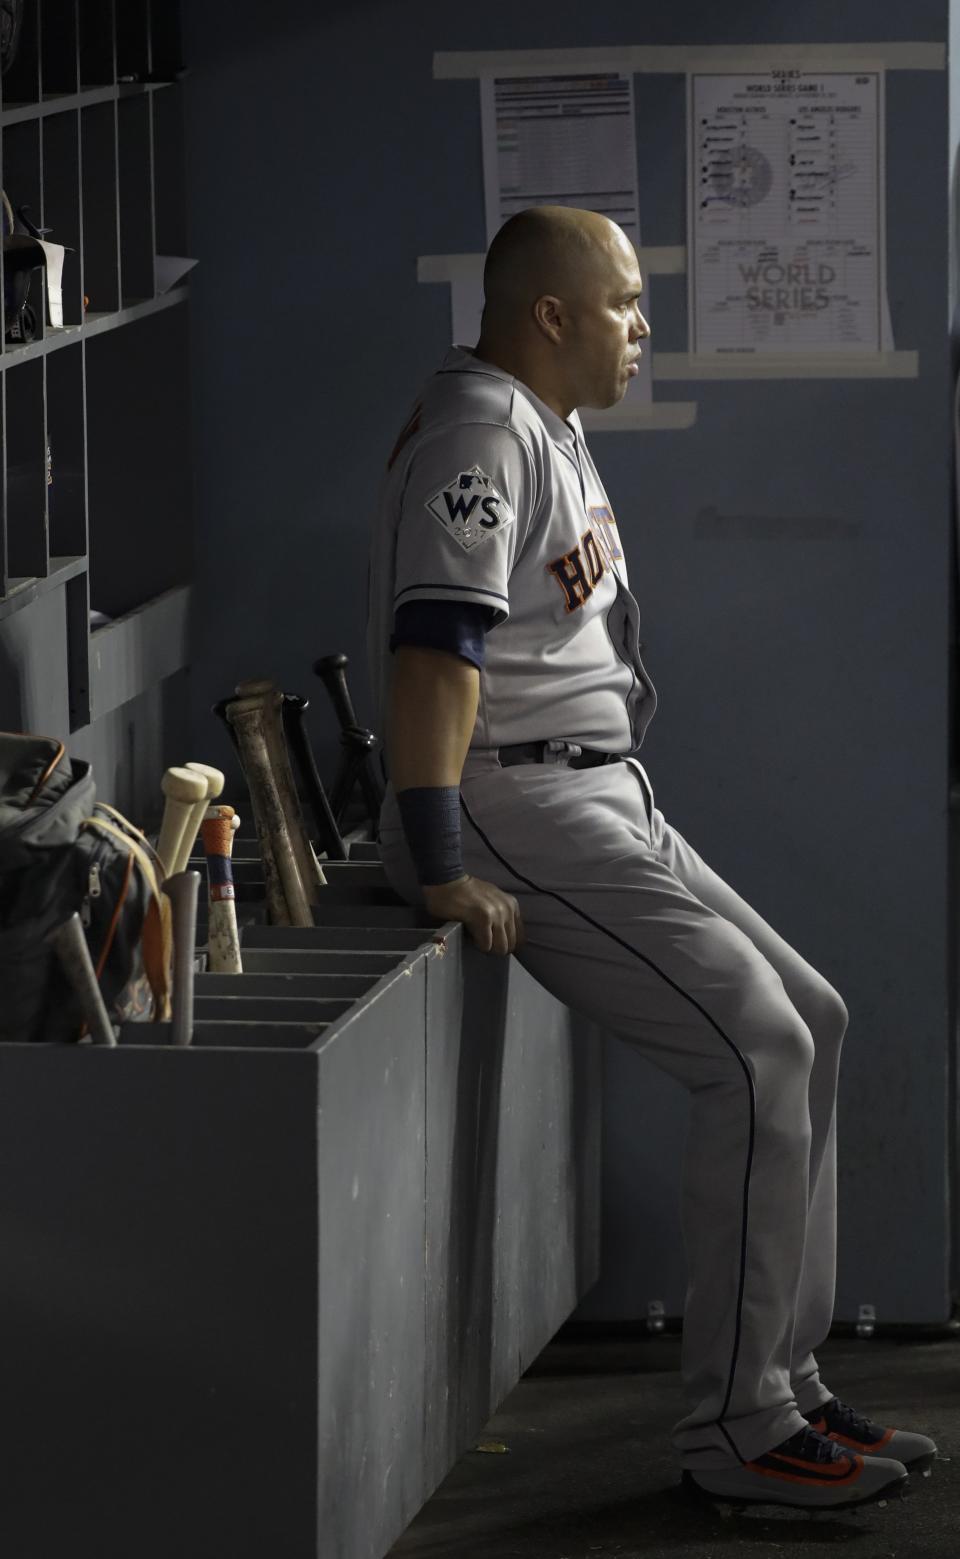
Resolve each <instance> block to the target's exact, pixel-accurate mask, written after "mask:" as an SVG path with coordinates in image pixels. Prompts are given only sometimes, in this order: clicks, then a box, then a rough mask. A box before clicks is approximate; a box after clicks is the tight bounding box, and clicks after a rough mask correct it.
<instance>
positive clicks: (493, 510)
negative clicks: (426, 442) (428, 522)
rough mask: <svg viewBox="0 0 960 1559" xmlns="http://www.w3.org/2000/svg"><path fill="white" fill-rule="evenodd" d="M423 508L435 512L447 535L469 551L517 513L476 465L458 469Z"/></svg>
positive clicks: (502, 527)
mask: <svg viewBox="0 0 960 1559" xmlns="http://www.w3.org/2000/svg"><path fill="white" fill-rule="evenodd" d="M424 507H425V508H427V509H429V510H430V513H431V514H433V515H435V516H436V518H437V519H438V520H439V521H440V524H441V525H442V526H443V528H444V530H445V531H446V532H447V534H448V535H450V536H452V537H453V539H454V541H457V542H459V543H460V546H461V547H462V548H463V550H464V552H472V551H473V549H474V547H479V546H480V544H481V542H484V541H486V539H487V537H488V536H495V535H496V534H497V532H498V531H502V530H503V529H504V527H505V526H507V525H509V524H510V523H511V521H513V520H514V519H515V518H516V516H515V515H514V513H513V510H512V509H511V508H510V505H509V504H508V503H507V500H506V499H505V498H504V496H503V494H502V493H499V492H498V491H497V489H496V488H495V487H494V485H493V482H492V481H491V479H490V477H489V476H487V473H486V472H485V471H481V469H480V467H479V466H471V468H470V470H469V471H459V472H458V473H457V475H456V476H455V477H454V478H453V480H452V481H450V482H447V483H446V484H445V485H444V486H443V487H441V488H440V490H439V492H436V493H434V495H433V497H432V498H428V499H427V501H426V504H425V505H424Z"/></svg>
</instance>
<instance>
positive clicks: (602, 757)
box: [497, 741, 620, 769]
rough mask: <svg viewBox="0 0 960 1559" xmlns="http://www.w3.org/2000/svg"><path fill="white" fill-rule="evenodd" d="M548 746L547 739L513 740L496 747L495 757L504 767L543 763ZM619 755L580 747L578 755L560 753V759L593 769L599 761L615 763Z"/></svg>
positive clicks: (578, 766)
mask: <svg viewBox="0 0 960 1559" xmlns="http://www.w3.org/2000/svg"><path fill="white" fill-rule="evenodd" d="M575 745H576V744H575ZM549 747H550V743H549V742H547V741H544V742H515V743H514V745H513V746H512V747H498V748H497V759H498V761H499V763H500V765H501V767H502V768H505V769H506V768H509V767H510V765H511V764H513V763H543V762H544V758H545V756H546V755H547V750H548V748H549ZM619 757H620V754H619V753H618V752H601V751H600V749H599V747H581V749H580V753H579V756H577V755H574V756H571V757H567V756H566V755H565V754H561V755H560V761H561V762H563V763H564V765H565V767H567V768H570V769H594V768H597V767H598V766H599V765H600V764H601V763H615V762H616V761H617V759H618V758H619Z"/></svg>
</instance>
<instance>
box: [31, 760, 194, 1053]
mask: <svg viewBox="0 0 960 1559" xmlns="http://www.w3.org/2000/svg"><path fill="white" fill-rule="evenodd" d="M95 795H96V790H95V785H94V780H93V771H92V769H91V766H90V764H89V763H86V762H84V761H83V760H82V759H79V758H74V759H70V758H68V757H67V755H66V752H65V750H64V746H63V743H62V742H59V741H57V740H55V739H54V738H51V737H42V736H22V735H15V734H12V733H10V732H0V1041H6V1042H10V1041H24V1040H42V1041H61V1042H63V1041H67V1042H69V1041H76V1040H79V1039H82V1038H84V1037H85V1035H86V1025H85V1022H84V1016H83V1012H82V1010H81V1005H80V1001H79V998H78V997H77V996H76V994H75V993H74V991H73V989H72V987H71V986H70V985H69V983H68V981H67V979H66V976H65V975H64V973H63V970H62V969H61V967H60V963H59V960H58V959H57V957H56V954H55V953H54V951H53V949H52V947H51V946H50V944H49V943H48V942H47V940H46V938H47V937H48V936H49V934H50V932H52V931H54V930H56V928H57V927H58V926H60V925H62V924H63V922H64V921H65V920H66V919H67V918H68V917H69V916H70V915H71V914H72V913H73V911H74V910H77V911H78V912H79V914H80V919H81V923H82V925H83V927H84V931H85V933H86V938H87V946H88V947H89V949H90V957H91V960H92V962H93V966H94V969H95V970H96V973H97V978H98V980H99V982H100V989H101V992H102V994H103V999H104V1002H105V1003H106V1007H107V1012H108V1014H109V1016H110V1020H111V1022H112V1023H114V1024H119V1023H122V1022H126V1021H144V1020H149V1019H154V1020H158V1019H168V1018H169V1017H170V977H171V951H172V936H171V919H170V901H169V899H168V898H167V896H166V894H164V893H161V891H160V888H161V884H162V882H163V876H164V871H163V865H162V863H161V861H160V857H159V856H158V855H157V853H156V851H155V850H154V849H153V847H152V845H151V844H150V843H149V841H148V840H147V839H146V838H145V836H144V835H143V833H142V832H141V830H140V829H139V828H135V827H134V825H133V824H132V823H131V822H129V821H128V820H127V818H125V817H124V816H123V814H122V813H120V812H118V811H117V810H116V809H115V808H114V807H110V806H107V804H106V803H105V802H103V801H97V800H96V799H95Z"/></svg>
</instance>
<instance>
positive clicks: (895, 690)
mask: <svg viewBox="0 0 960 1559" xmlns="http://www.w3.org/2000/svg"><path fill="white" fill-rule="evenodd" d="M184 27H185V53H186V58H187V61H188V63H189V65H190V67H191V71H192V75H191V78H190V81H189V83H188V87H187V92H186V108H187V146H188V172H189V178H190V181H191V187H190V230H191V244H192V249H193V252H194V253H196V254H197V255H198V256H199V258H200V261H201V265H200V267H199V268H198V270H197V271H196V272H195V273H194V279H193V294H194V296H193V303H192V305H191V311H192V327H193V346H192V350H193V361H194V368H195V387H194V388H195V401H196V408H197V411H196V415H197V419H198V420H197V426H196V437H195V449H196V452H197V475H196V481H197V512H198V515H199V517H200V519H199V526H198V538H197V579H196V598H195V600H196V609H195V613H194V620H195V639H194V653H193V670H192V673H191V687H192V695H191V696H192V712H193V721H194V744H195V745H198V746H199V742H200V738H201V737H203V738H204V739H207V737H208V736H209V748H210V760H211V761H213V762H218V761H222V762H223V763H224V764H226V765H229V764H230V763H231V761H232V755H231V753H230V751H229V748H228V746H227V743H226V741H225V738H224V737H223V735H222V733H221V732H220V731H219V730H215V729H214V726H213V721H212V718H211V717H210V716H209V714H208V709H209V705H210V703H211V702H212V701H213V700H214V699H216V698H220V697H222V696H224V695H225V694H226V693H228V692H229V691H230V690H231V688H232V686H233V684H234V682H235V681H237V680H238V679H239V678H241V677H249V676H258V675H272V676H275V677H277V678H278V679H279V680H281V681H282V682H283V684H284V685H285V687H287V689H288V690H289V691H294V692H300V693H309V694H311V696H312V698H313V715H314V735H315V740H316V742H317V746H318V748H319V752H320V759H321V769H322V771H323V772H324V775H325V776H329V775H331V774H332V769H333V764H334V762H335V758H336V741H335V737H336V726H335V722H334V717H333V714H332V711H330V710H329V709H328V707H327V703H326V698H325V695H324V693H323V689H322V687H321V685H320V683H319V682H318V681H317V679H316V678H314V677H313V676H312V674H311V671H310V666H311V662H312V661H313V659H314V658H315V657H316V656H318V655H320V654H322V653H326V652H329V651H332V650H345V651H346V652H347V654H348V655H349V656H350V661H351V673H350V677H351V687H352V690H353V693H354V699H355V702H356V704H357V707H358V713H359V715H360V718H361V720H363V719H364V718H369V699H368V688H367V676H366V666H365V660H364V648H363V636H364V622H365V608H366V600H365V583H366V561H367V545H368V534H369V524H370V517H371V512H372V506H373V504H374V502H375V498H376V494H377V490H378V486H379V482H380V476H381V472H382V469H383V465H384V462H385V459H386V455H387V453H388V451H389V449H390V447H391V445H392V443H393V440H394V437H395V435H396V432H397V430H398V429H399V426H400V424H401V421H402V419H403V416H404V413H405V411H406V409H407V408H408V406H409V404H410V403H411V400H412V398H413V395H414V393H415V391H416V389H417V388H418V386H419V384H420V382H421V381H422V379H423V378H424V377H425V376H426V375H427V374H429V373H430V372H431V371H432V370H433V369H434V367H435V366H436V365H437V363H438V362H439V360H440V358H441V357H442V355H443V353H444V351H445V350H446V348H447V345H448V343H449V339H450V313H449V307H450V304H449V293H448V290H447V288H446V287H443V286H423V285H419V284H418V283H417V279H416V267H417V256H418V255H421V254H436V253H461V252H478V251H480V250H482V249H483V248H484V247H485V243H486V234H485V225H484V212H483V191H482V162H481V146H480V106H479V92H478V86H477V83H476V82H475V81H459V80H458V81H434V80H433V77H432V58H433V54H434V51H436V50H463V49H513V48H537V47H544V46H576V45H581V44H582V45H584V46H596V45H601V44H610V43H627V44H634V43H635V44H643V43H648V44H694V43H696V44H717V43H746V44H752V43H775V42H778V41H783V42H803V41H809V42H818V43H820V42H829V41H837V42H855V41H858V40H867V41H873V40H877V39H879V40H882V41H914V40H920V41H925V42H939V43H945V42H946V40H947V37H948V5H947V0H917V3H915V4H913V5H912V6H911V7H909V8H904V7H902V6H898V5H893V4H892V3H890V0H856V3H854V0H847V3H845V4H841V5H838V4H836V3H833V0H830V3H828V0H810V3H808V4H807V5H805V6H804V7H803V8H802V9H801V8H797V7H796V6H795V5H793V4H788V3H786V0H776V3H770V0H764V3H759V0H757V3H753V4H749V5H747V4H738V5H735V6H725V7H717V6H715V5H713V4H707V3H704V0H700V3H696V4H694V3H690V4H681V5H674V6H670V7H662V8H652V7H644V8H638V7H637V6H635V5H629V4H626V3H624V0H609V3H608V4H607V5H605V6H604V7H602V8H595V9H593V10H591V9H590V8H586V9H585V8H583V7H574V6H570V7H564V8H562V9H558V8H557V7H556V5H555V4H548V3H545V0H509V3H505V0H494V3H489V4H487V5H486V6H485V7H484V8H483V10H482V12H480V11H478V10H476V9H475V10H472V11H471V12H469V13H467V12H466V11H464V10H461V9H460V8H458V7H454V6H450V5H449V4H446V3H441V0H410V3H407V4H404V5H396V4H392V5H391V4H344V3H341V4H326V5H324V6H323V7H320V8H318V7H316V6H315V5H313V4H308V3H306V0H302V3H291V0H284V3H278V4H277V5H275V6H274V7H272V8H271V9H270V10H269V11H268V12H265V11H264V10H263V8H262V7H259V6H254V5H252V4H250V3H249V0H244V3H242V4H239V5H237V4H232V5H229V6H228V5H226V4H225V3H223V0H220V3H210V4H207V5H205V6H193V7H185V8H184ZM636 85H637V91H636V100H637V131H638V146H639V167H640V199H641V222H642V235H643V242H644V244H645V245H675V244H683V243H685V241H686V233H685V197H684V188H685V140H684V82H683V78H682V77H681V76H646V77H638V78H637V83H636ZM948 96H949V94H948V75H947V73H946V72H942V73H938V72H904V71H891V72H890V73H889V75H888V78H887V138H886V153H887V216H888V243H887V260H888V276H889V283H888V291H889V301H890V311H891V316H892V323H893V331H894V337H895V344H896V346H897V348H898V349H901V350H913V351H917V352H918V353H919V360H920V375H919V378H918V379H913V380H911V379H903V380H862V381H858V380H849V381H844V380H821V381H817V380H794V381H776V382H753V383H751V382H746V381H739V382H738V381H733V382H698V383H683V384H681V383H663V382H660V383H658V384H657V385H656V395H657V397H658V398H663V399H667V398H675V399H679V400H696V401H697V403H698V407H699V410H698V417H697V422H696V425H695V427H694V428H693V429H691V430H690V431H687V432H675V433H667V432H634V433H602V434H601V433H594V434H592V435H590V436H589V442H590V445H591V448H592V451H593V454H594V458H595V459H596V461H597V464H598V466H599V469H600V472H601V475H602V477H603V479H604V482H605V485H606V487H607V490H608V493H609V495H610V497H611V500H612V503H613V506H614V509H615V512H616V514H617V518H618V522H619V526H620V531H621V534H622V536H623V539H624V544H625V547H626V550H627V558H628V563H629V567H630V576H631V584H632V586H633V589H634V591H635V594H636V595H637V598H638V600H639V602H640V606H641V609H642V614H643V629H642V634H643V638H644V639H645V641H646V645H647V648H646V651H645V656H644V659H645V663H646V665H647V667H648V669H649V671H650V674H651V676H652V678H653V680H654V682H655V684H656V686H657V690H658V693H659V698H660V706H659V709H658V711H657V715H656V718H655V720H654V722H653V724H652V726H651V728H650V731H649V733H648V735H647V738H646V742H645V746H644V750H643V754H642V756H643V759H644V762H645V764H646V766H647V769H648V772H649V774H650V776H651V778H652V780H653V784H654V787H655V790H656V796H657V803H658V805H659V806H660V807H661V809H662V810H663V811H664V812H665V814H666V816H667V818H668V820H669V821H670V822H671V823H672V824H673V825H674V826H675V827H677V828H679V830H680V831H681V832H682V833H683V834H684V836H685V837H686V838H687V839H688V840H689V842H690V843H691V844H693V845H694V846H695V847H696V848H697V849H698V850H699V851H700V852H701V854H703V855H704V857H705V858H706V859H707V861H708V862H709V863H710V864H711V865H712V866H713V867H714V868H715V869H716V870H717V871H718V872H719V873H720V874H721V875H722V876H724V877H725V878H726V879H727V880H728V881H729V882H730V883H731V884H732V885H733V886H734V887H735V888H736V889H737V890H738V891H739V892H740V893H741V894H742V895H743V896H744V897H745V898H747V899H748V900H749V901H750V902H751V903H752V904H753V905H754V906H755V908H756V909H757V910H758V911H759V912H760V913H761V914H762V915H763V916H764V917H765V918H766V919H767V920H768V921H769V922H770V923H771V924H772V925H774V926H775V927H776V928H777V930H778V931H780V933H781V934H782V935H783V936H784V937H785V938H786V939H787V940H788V941H789V942H791V943H792V944H793V945H794V946H795V947H796V948H797V949H798V950H799V951H800V952H801V953H802V954H803V955H804V957H806V958H807V959H808V960H809V961H810V962H811V963H812V964H813V965H815V967H816V968H818V969H819V970H820V971H821V972H822V973H823V974H824V975H825V976H826V977H827V978H828V979H829V980H830V981H831V982H832V983H833V984H834V985H835V986H836V988H837V989H838V990H839V991H840V993H841V994H842V996H843V998H844V1000H845V1001H846V1003H847V1005H848V1007H849V1009H850V1013H851V1023H850V1029H849V1032H848V1036H847V1040H846V1045H845V1050H844V1058H843V1066H842V1074H841V1093H840V1161H841V1170H840V1198H841V1204H840V1272H839V1284H838V1296H837V1316H838V1317H846V1318H849V1317H851V1316H853V1315H855V1314H856V1307H857V1305H858V1304H859V1303H861V1302H870V1303H873V1304H874V1305H875V1306H876V1309H877V1313H878V1317H879V1318H880V1319H881V1320H882V1319H888V1320H914V1321H926V1320H935V1319H940V1318H942V1317H943V1316H944V1315H945V1314H946V1313H947V1312H948V1309H949V1290H950V1275H949V1239H948V1229H949V1224H950V1219H951V1192H950V1189H949V1187H948V1174H949V1134H950V1121H951V1117H952V1099H951V1094H950V1089H951V1086H952V1084H951V1078H952V1071H951V1058H952V1045H953V1031H952V1014H953V999H952V986H953V958H952V941H953V936H952V930H951V923H950V917H949V909H950V905H949V898H948V885H949V868H950V859H951V857H950V849H951V844H952V835H951V830H950V819H949V813H948V790H949V778H950V757H951V752H950V745H951V743H950V731H951V718H950V716H951V709H950V695H951V660H952V643H953V626H952V623H953V593H954V561H953V507H952V505H953V497H952V465H951V450H952V443H951V368H950V342H949V331H948V327H949V318H950V313H949V309H950V305H949V289H948V248H949V202H948V188H949V169H950V146H951V127H950V124H949V112H948ZM953 139H954V140H955V137H953ZM647 285H648V288H649V298H650V305H651V316H652V324H653V342H652V345H653V350H654V353H655V352H656V349H657V348H658V347H659V348H660V349H661V350H665V351H674V352H676V351H684V350H686V302H685V296H686V280H685V278H684V277H676V278H673V277H659V276H655V277H653V278H652V279H650V280H649V281H648V284H647ZM607 1067H608V1082H609V1083H610V1085H611V1086H610V1103H609V1107H608V1115H607V1121H606V1125H607V1160H606V1162H607V1204H606V1209H607V1227H608V1230H609V1231H611V1238H610V1239H609V1240H608V1242H607V1244H606V1246H605V1254H604V1276H603V1278H602V1279H601V1282H600V1284H599V1285H598V1287H597V1289H596V1290H594V1293H593V1295H592V1296H591V1297H590V1299H589V1300H588V1301H587V1305H586V1306H585V1307H583V1308H582V1310H581V1312H579V1314H581V1315H582V1316H583V1317H587V1316H590V1315H595V1316H605V1317H608V1318H612V1317H627V1316H634V1315H638V1314H641V1313H642V1312H643V1309H644V1308H645V1303H646V1300H647V1299H648V1298H657V1297H659V1298H662V1299H663V1300H664V1301H665V1303H666V1305H667V1310H668V1313H669V1312H673V1313H679V1311H680V1309H681V1308H682V1301H683V1272H682V1251H681V1248H680V1235H679V1228H678V1225H677V1218H676V1196H677V1177H678V1173H679V1141H678V1138H680V1137H682V1131H683V1127H684V1122H685V1102H686V1101H685V1098H684V1097H683V1096H682V1095H680V1094H679V1092H678V1091H677V1090H676V1089H675V1087H674V1085H672V1084H668V1083H667V1082H666V1081H665V1080H663V1079H661V1078H660V1077H659V1076H658V1075H657V1074H655V1073H653V1072H652V1070H651V1069H649V1068H648V1067H647V1066H646V1064H645V1063H644V1062H642V1061H641V1060H640V1059H638V1058H637V1057H636V1056H635V1055H634V1054H633V1053H632V1052H629V1051H628V1050H626V1048H625V1047H623V1046H620V1045H618V1044H616V1042H615V1041H611V1044H610V1049H609V1051H608V1056H607ZM614 1235H615V1237H613V1236H614Z"/></svg>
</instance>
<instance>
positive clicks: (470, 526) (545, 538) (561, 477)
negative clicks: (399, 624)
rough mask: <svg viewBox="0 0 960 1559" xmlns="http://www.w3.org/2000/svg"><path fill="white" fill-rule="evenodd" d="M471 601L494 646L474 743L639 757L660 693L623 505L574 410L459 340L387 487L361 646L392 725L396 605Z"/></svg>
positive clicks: (377, 717) (378, 706)
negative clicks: (620, 526) (634, 583)
mask: <svg viewBox="0 0 960 1559" xmlns="http://www.w3.org/2000/svg"><path fill="white" fill-rule="evenodd" d="M417 600H424V601H426V600H447V601H475V602H478V603H480V604H483V605H488V606H492V607H494V608H495V610H496V614H497V615H496V617H495V618H494V620H493V623H492V626H491V628H490V630H489V631H488V633H487V637H486V641H485V651H486V653H485V665H484V666H483V668H482V669H481V671H480V696H479V704H478V709H477V719H476V724H475V727H474V731H473V735H472V737H471V742H470V746H471V749H475V748H482V749H485V748H491V747H499V746H502V745H508V744H511V743H514V742H528V741H538V740H543V739H547V738H550V737H559V738H562V739H564V740H566V741H572V742H577V743H578V744H579V745H580V746H582V747H598V748H601V749H603V750H604V751H607V752H635V751H636V750H637V749H638V748H639V747H640V746H641V744H642V742H643V737H644V733H645V731H646V728H647V726H648V725H649V723H650V720H651V719H652V717H653V713H654V710H655V709H656V704H657V695H656V691H655V689H654V686H653V683H652V682H651V681H650V678H649V677H648V675H647V673H646V671H645V670H644V667H643V663H642V661H641V659H640V639H639V609H638V606H637V603H636V600H635V599H634V597H633V596H632V595H631V593H630V590H629V589H628V581H627V565H626V559H625V557H624V555H623V548H622V544H621V539H620V535H619V532H618V530H617V524H616V520H615V519H614V515H613V510H612V507H611V504H610V500H609V499H608V497H607V495H606V493H605V492H604V489H603V484H602V482H601V481H600V478H599V476H598V474H597V470H596V467H595V465H594V463H593V460H592V459H591V456H590V452H589V450H588V449H587V446H586V442H585V440H584V437H583V427H582V425H581V423H580V418H579V416H578V415H577V413H576V411H574V412H572V413H571V415H570V417H569V419H568V420H564V419H563V418H562V417H560V416H558V415H557V414H556V412H554V411H551V409H550V407H549V406H547V405H545V404H544V402H543V401H541V400H540V399H539V397H538V396H537V395H535V394H534V393H533V391H532V390H531V389H530V388H529V387H528V386H527V385H525V384H523V383H522V382H521V381H520V380H519V379H515V378H514V377H513V376H512V375H511V374H509V373H506V372H505V371H504V370H503V369H501V368H498V367H496V366H495V365H494V364H492V363H487V362H484V361H482V360H481V359H480V358H478V357H476V356H475V354H474V353H473V351H471V350H470V349H469V348H466V347H462V346H454V347H451V348H450V350H449V351H448V352H447V354H446V356H445V358H444V359H443V362H442V364H441V366H440V368H439V370H438V371H437V372H436V373H434V374H433V375H432V376H431V378H430V379H428V380H427V382H426V384H425V386H424V387H423V390H422V392H421V394H420V396H419V397H418V399H417V402H416V404H415V406H414V408H413V410H412V412H411V415H410V417H409V419H408V421H407V424H406V426H405V427H404V429H403V432H402V433H401V435H400V438H399V439H398V441H397V445H396V447H395V449H394V451H393V454H392V455H391V457H390V464H389V467H388V470H387V473H386V476H385V478H384V480H383V484H382V487H381V493H380V502H379V513H378V516H377V519H376V521H375V524H374V527H373V533H372V536H371V545H370V575H369V601H368V624H367V654H368V660H369V668H370V684H371V691H372V697H373V703H374V729H375V730H376V731H378V732H383V731H384V729H385V721H386V712H387V708H388V699H389V685H390V668H391V664H392V656H391V653H390V650H389V640H390V635H391V632H392V629H393V623H394V613H395V612H396V610H397V608H398V607H399V606H401V605H403V604H404V603H405V602H408V601H417Z"/></svg>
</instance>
